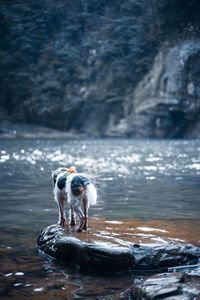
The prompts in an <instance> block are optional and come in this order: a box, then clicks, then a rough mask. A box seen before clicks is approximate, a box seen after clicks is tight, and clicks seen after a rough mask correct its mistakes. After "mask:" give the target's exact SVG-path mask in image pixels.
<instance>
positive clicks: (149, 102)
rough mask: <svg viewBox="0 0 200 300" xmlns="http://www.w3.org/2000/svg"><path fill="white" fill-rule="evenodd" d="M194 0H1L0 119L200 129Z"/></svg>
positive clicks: (197, 7)
mask: <svg viewBox="0 0 200 300" xmlns="http://www.w3.org/2000/svg"><path fill="white" fill-rule="evenodd" d="M199 20H200V3H199V1H197V0H191V1H190V2H188V1H186V0H183V1H181V0H170V1H167V0H162V1H157V0H151V1H146V0H127V1H125V2H123V3H122V2H121V1H118V0H116V1H114V2H113V1H111V0H98V1H96V0H94V1H90V0H76V1H64V0H59V1H56V2H55V1H52V0H44V1H37V2H35V1H33V0H27V1H26V2H24V1H22V0H13V1H12V2H10V1H8V0H7V1H0V34H1V44H0V56H1V60H0V80H1V87H0V121H3V120H8V121H12V122H23V123H29V124H38V125H44V126H49V127H52V128H55V129H60V130H63V131H68V132H71V133H81V134H84V135H86V136H94V137H95V136H125V137H127V136H128V137H135V136H136V137H185V136H195V137H196V136H199V132H200V131H199V130H198V129H199V126H200V125H199V93H200V91H199V87H198V86H199V63H200V58H199V53H200V52H199V45H200V39H199V38H200V36H199Z"/></svg>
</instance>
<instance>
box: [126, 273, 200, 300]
mask: <svg viewBox="0 0 200 300" xmlns="http://www.w3.org/2000/svg"><path fill="white" fill-rule="evenodd" d="M199 296H200V279H199V278H195V277H188V276H187V275H186V274H185V273H183V272H178V273H162V274H157V275H153V276H151V277H149V278H147V279H142V280H141V282H140V283H136V284H135V285H134V287H133V292H132V297H133V299H135V300H141V299H144V300H145V299H147V300H153V299H166V300H191V299H199V298H198V297H199Z"/></svg>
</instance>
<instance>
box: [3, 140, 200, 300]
mask: <svg viewBox="0 0 200 300" xmlns="http://www.w3.org/2000/svg"><path fill="white" fill-rule="evenodd" d="M63 165H64V166H65V165H75V166H76V167H77V169H78V170H79V171H80V172H86V173H87V174H88V175H90V176H91V177H92V178H93V179H94V181H95V183H96V186H97V189H98V203H97V205H96V206H95V207H92V208H91V209H90V215H91V216H93V217H97V218H105V219H106V220H121V221H123V220H129V221H130V220H138V222H139V223H140V225H141V224H142V225H143V224H144V226H145V224H147V223H148V222H150V221H152V220H154V221H156V220H162V221H163V222H165V223H163V224H167V222H168V224H169V222H175V223H176V227H177V226H179V227H178V228H186V226H185V224H187V228H188V227H190V228H193V226H194V225H196V224H197V223H198V222H199V212H200V204H199V194H200V193H199V192H200V184H199V178H200V141H198V140H184V141H150V140H148V141H139V140H137V141H131V140H118V139H114V140H82V141H78V140H68V141H67V140H66V141H61V140H29V139H27V140H26V139H21V140H1V141H0V195H1V196H0V201H1V210H0V227H1V234H0V238H1V240H0V247H1V248H0V250H1V262H0V266H1V285H0V291H2V297H4V298H5V299H9V298H10V297H13V298H15V299H17V297H18V298H19V299H23V298H25V297H27V295H29V298H31V297H35V295H36V296H37V298H38V299H40V297H41V299H50V295H54V297H55V299H57V298H56V297H58V299H65V297H68V299H87V297H88V299H93V298H94V299H117V298H120V297H121V299H127V298H126V297H127V295H126V296H124V293H125V291H126V289H127V287H128V286H129V284H130V283H131V282H132V281H133V278H132V275H130V274H124V275H123V280H122V278H120V277H119V276H117V275H114V274H113V275H112V276H111V275H110V276H107V277H105V276H100V275H97V274H95V275H94V274H93V275H89V274H87V275H86V274H85V275H83V274H80V272H79V271H78V270H77V269H76V267H74V266H71V267H67V268H63V267H61V266H58V265H57V264H56V263H55V262H52V261H51V260H50V261H47V260H45V259H43V258H41V257H40V256H38V254H37V251H36V248H35V243H36V239H37V235H38V234H39V232H40V231H41V230H42V229H43V228H44V227H46V226H48V225H50V224H53V223H56V222H57V206H56V203H55V202H54V201H53V196H52V183H51V171H52V170H54V169H55V168H57V167H58V166H63ZM181 224H183V226H182V227H181ZM166 226H167V225H166ZM184 226H185V227H184ZM141 228H144V227H141ZM164 229H165V228H164ZM180 230H181V229H180ZM198 234H199V232H198V231H196V234H195V232H193V235H192V242H195V243H196V244H198V243H199V237H198ZM182 236H183V238H184V239H186V240H187V239H188V240H189V239H190V236H191V231H190V233H188V232H187V230H185V236H184V234H182ZM97 287H98V288H97ZM59 297H60V298H59ZM101 297H102V298H101ZM107 297H108V298H107ZM112 297H113V298H112ZM123 297H124V298H123Z"/></svg>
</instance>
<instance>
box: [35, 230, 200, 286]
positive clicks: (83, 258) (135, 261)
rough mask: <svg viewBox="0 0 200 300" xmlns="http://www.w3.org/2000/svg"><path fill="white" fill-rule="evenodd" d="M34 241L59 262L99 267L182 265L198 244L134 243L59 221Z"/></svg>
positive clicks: (198, 253) (192, 258) (193, 255)
mask: <svg viewBox="0 0 200 300" xmlns="http://www.w3.org/2000/svg"><path fill="white" fill-rule="evenodd" d="M108 240H109V241H108ZM37 245H38V248H39V249H40V250H41V251H43V252H44V253H46V254H48V255H50V256H52V257H53V258H56V259H58V260H60V261H61V262H64V263H76V264H78V265H79V266H80V267H81V268H83V269H87V268H92V269H97V270H102V271H116V270H130V269H132V270H149V269H151V270H157V269H159V268H168V267H172V266H177V265H183V264H184V265H185V264H187V263H190V262H191V261H195V260H197V259H198V258H199V257H200V248H199V247H195V246H192V245H189V244H184V243H178V242H173V241H172V240H167V239H166V240H165V242H163V243H154V244H146V245H145V244H139V243H135V242H134V239H133V241H132V242H131V241H130V240H129V241H126V240H122V239H120V236H119V235H118V238H115V239H111V237H110V236H109V233H107V232H104V233H103V234H101V235H100V234H96V232H93V231H92V230H88V232H83V233H76V231H75V230H74V229H71V228H70V227H69V228H68V227H66V228H65V229H63V228H62V227H61V226H59V225H51V226H49V227H47V228H46V229H45V230H43V232H42V233H41V234H40V235H39V237H38V241H37ZM168 282H169V279H168ZM167 288H170V287H167Z"/></svg>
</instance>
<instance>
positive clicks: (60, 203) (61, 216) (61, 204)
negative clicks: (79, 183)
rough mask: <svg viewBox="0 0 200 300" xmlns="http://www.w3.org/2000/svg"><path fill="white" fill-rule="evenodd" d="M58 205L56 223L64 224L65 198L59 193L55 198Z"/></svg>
mask: <svg viewBox="0 0 200 300" xmlns="http://www.w3.org/2000/svg"><path fill="white" fill-rule="evenodd" d="M57 201H58V206H59V220H58V224H59V225H61V226H64V225H65V221H66V216H65V198H64V197H62V196H61V195H60V197H58V199H57Z"/></svg>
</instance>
